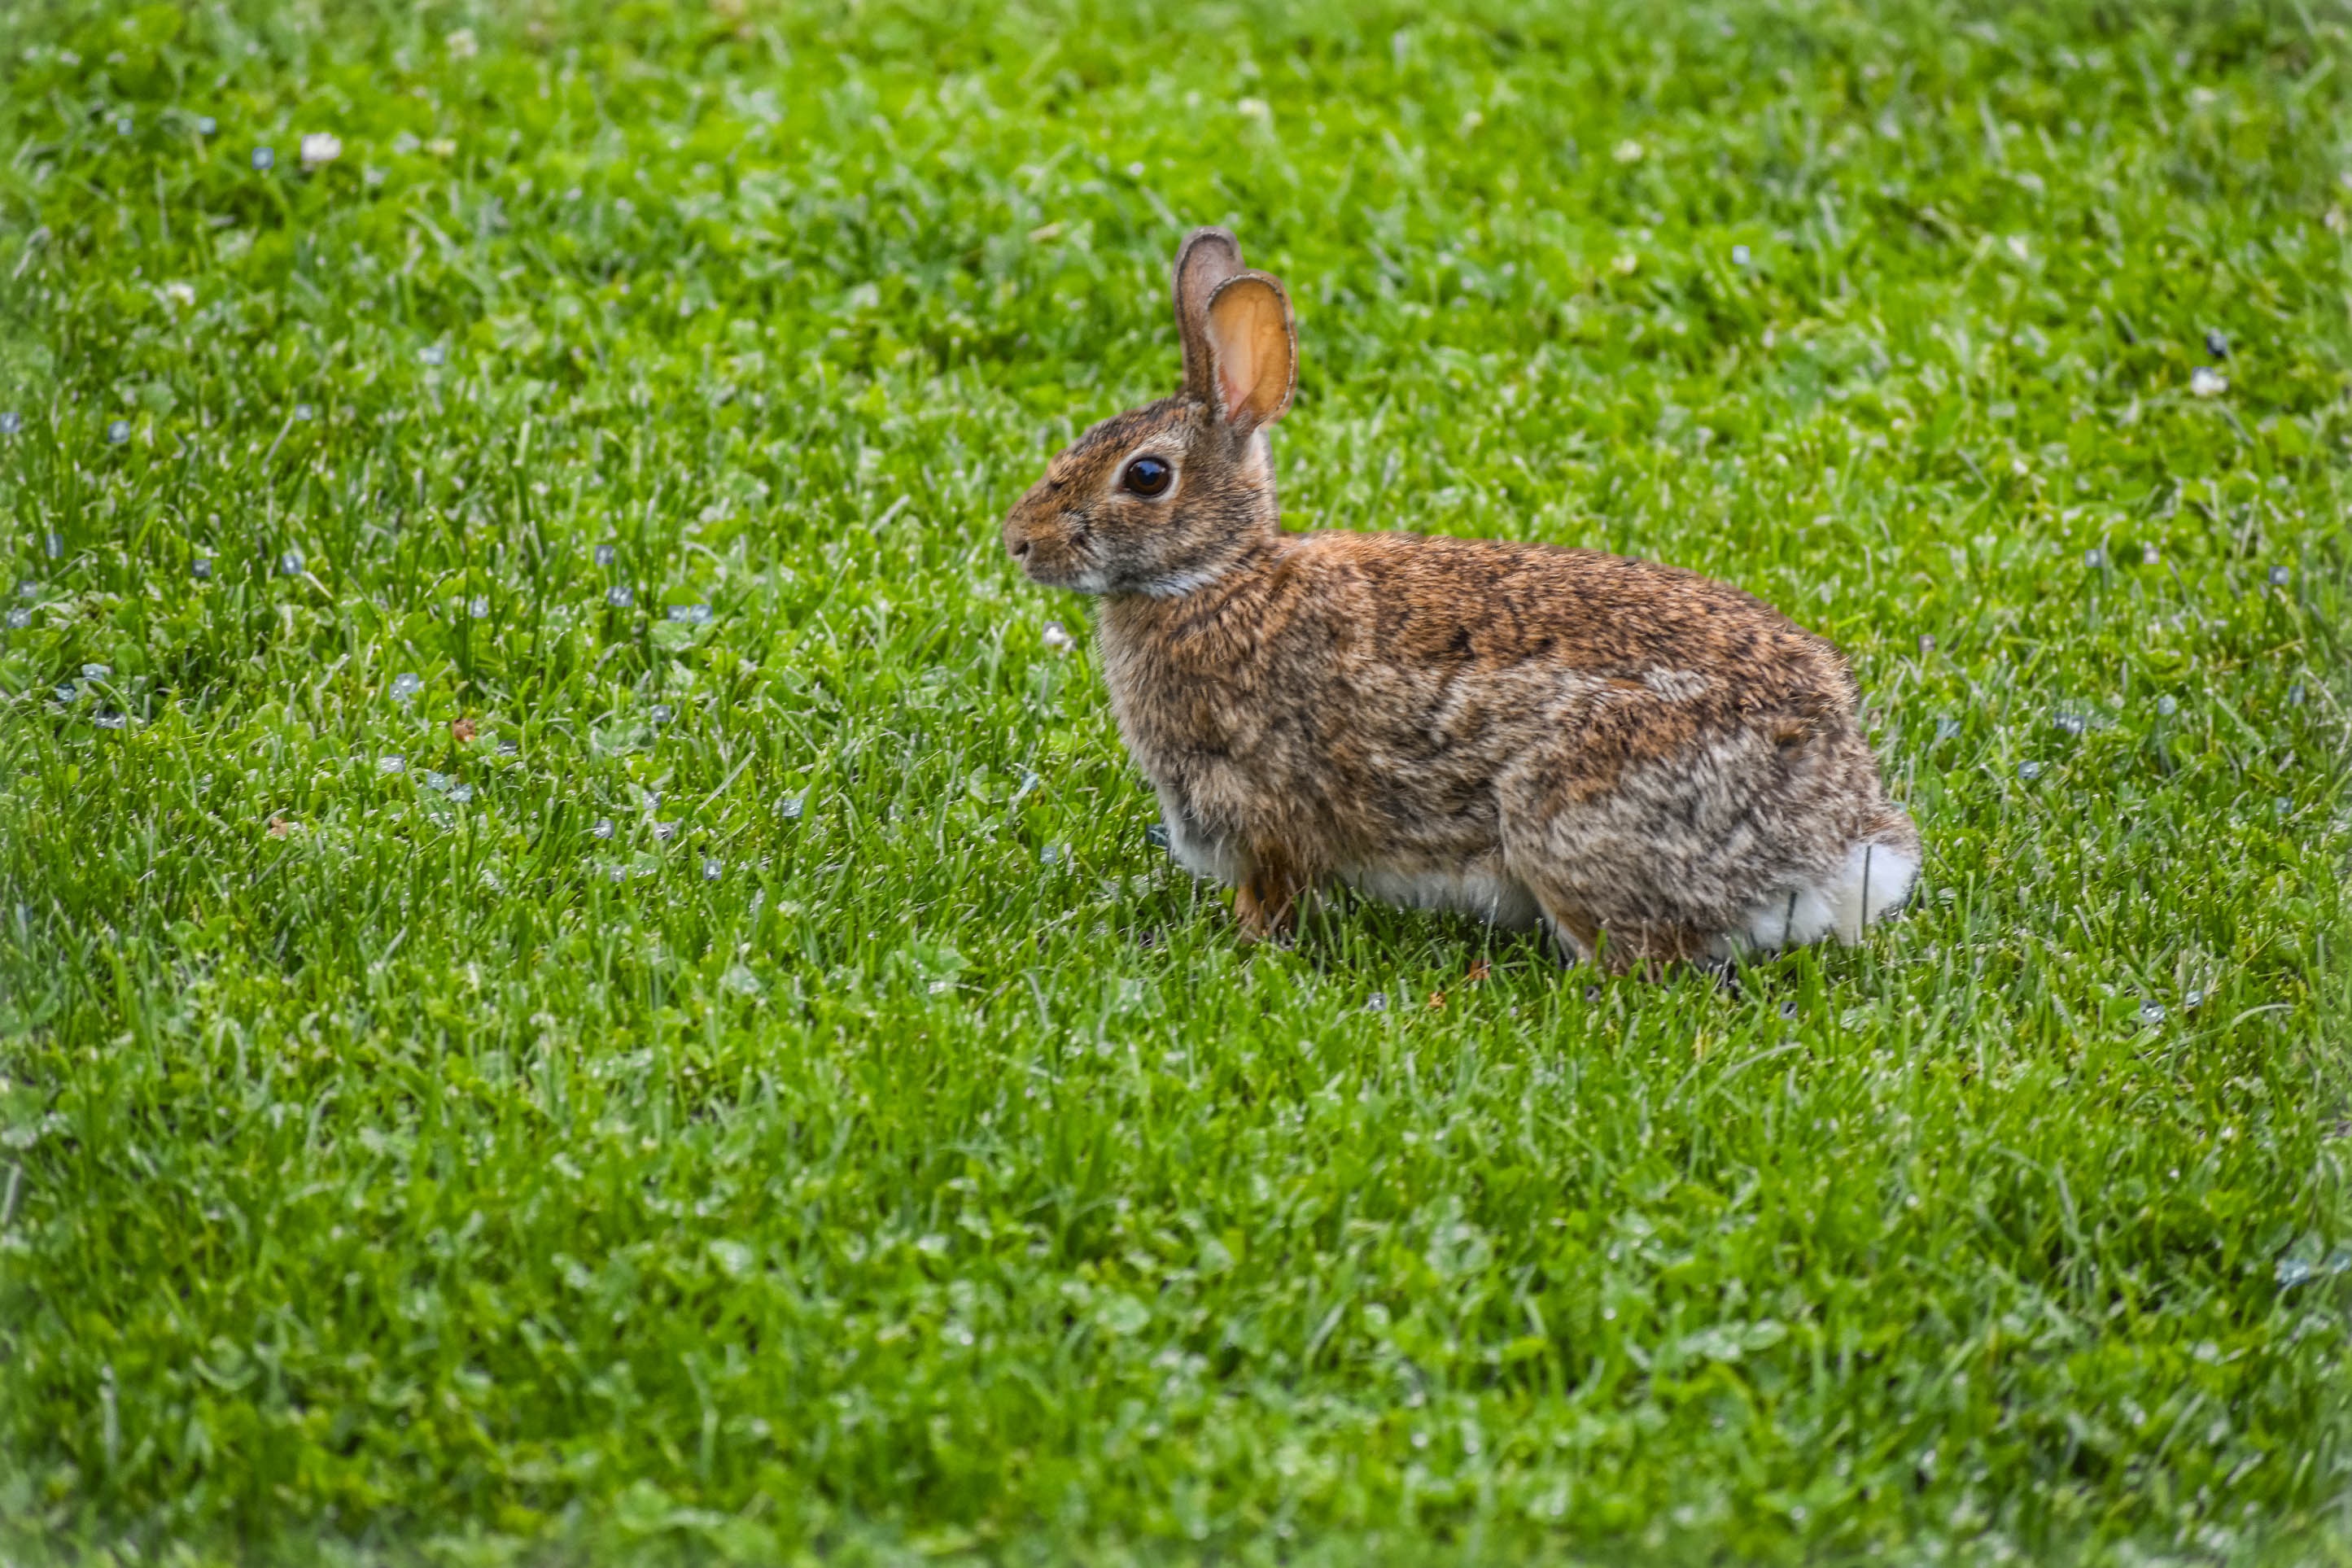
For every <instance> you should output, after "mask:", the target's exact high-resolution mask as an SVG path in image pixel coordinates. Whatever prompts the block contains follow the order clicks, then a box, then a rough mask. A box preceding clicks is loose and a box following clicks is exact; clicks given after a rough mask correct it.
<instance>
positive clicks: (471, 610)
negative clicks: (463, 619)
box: [466, 594, 490, 621]
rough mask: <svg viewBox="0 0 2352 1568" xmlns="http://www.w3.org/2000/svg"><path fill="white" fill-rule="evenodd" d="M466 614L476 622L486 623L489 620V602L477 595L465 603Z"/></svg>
mask: <svg viewBox="0 0 2352 1568" xmlns="http://www.w3.org/2000/svg"><path fill="white" fill-rule="evenodd" d="M466 613H467V614H468V615H470V616H472V617H473V618H474V619H475V620H477V621H487V620H488V619H489V618H490V601H488V600H487V599H485V598H483V597H482V596H481V595H480V594H476V595H475V596H474V597H473V598H472V599H470V600H468V601H467V602H466Z"/></svg>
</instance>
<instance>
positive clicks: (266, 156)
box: [253, 147, 278, 169]
mask: <svg viewBox="0 0 2352 1568" xmlns="http://www.w3.org/2000/svg"><path fill="white" fill-rule="evenodd" d="M276 162H278V154H277V153H276V152H273V151H272V150H270V149H269V148H267V147H257V148H255V149H254V150H253V166H254V167H255V168H256V169H268V168H269V167H270V166H272V165H273V164H275V163H276Z"/></svg>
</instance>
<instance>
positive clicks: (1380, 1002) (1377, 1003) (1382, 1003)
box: [1364, 991, 1389, 1013]
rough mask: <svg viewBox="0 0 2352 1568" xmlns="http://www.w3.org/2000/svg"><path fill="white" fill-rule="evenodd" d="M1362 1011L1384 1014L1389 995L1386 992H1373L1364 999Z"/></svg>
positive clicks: (1387, 1005) (1386, 1009)
mask: <svg viewBox="0 0 2352 1568" xmlns="http://www.w3.org/2000/svg"><path fill="white" fill-rule="evenodd" d="M1364 1010H1365V1011H1366V1012H1368V1013H1384V1012H1386V1011H1388V1010H1389V994H1388V993H1387V992H1386V991H1374V992H1373V993H1372V994H1371V995H1370V996H1369V997H1366V998H1364Z"/></svg>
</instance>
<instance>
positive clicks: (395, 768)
mask: <svg viewBox="0 0 2352 1568" xmlns="http://www.w3.org/2000/svg"><path fill="white" fill-rule="evenodd" d="M407 766H408V759H407V758H404V757H379V758H376V762H375V768H376V771H377V772H379V773H397V772H399V771H401V770H402V769H403V768H406V767H407Z"/></svg>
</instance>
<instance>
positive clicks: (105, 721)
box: [98, 712, 123, 729]
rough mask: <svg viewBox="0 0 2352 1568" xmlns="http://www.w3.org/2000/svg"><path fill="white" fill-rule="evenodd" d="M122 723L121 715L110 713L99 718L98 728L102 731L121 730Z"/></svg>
mask: <svg viewBox="0 0 2352 1568" xmlns="http://www.w3.org/2000/svg"><path fill="white" fill-rule="evenodd" d="M122 723H123V719H122V716H121V714H119V713H114V712H107V713H102V714H100V715H99V716H98V727H99V728H100V729H121V727H122Z"/></svg>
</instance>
